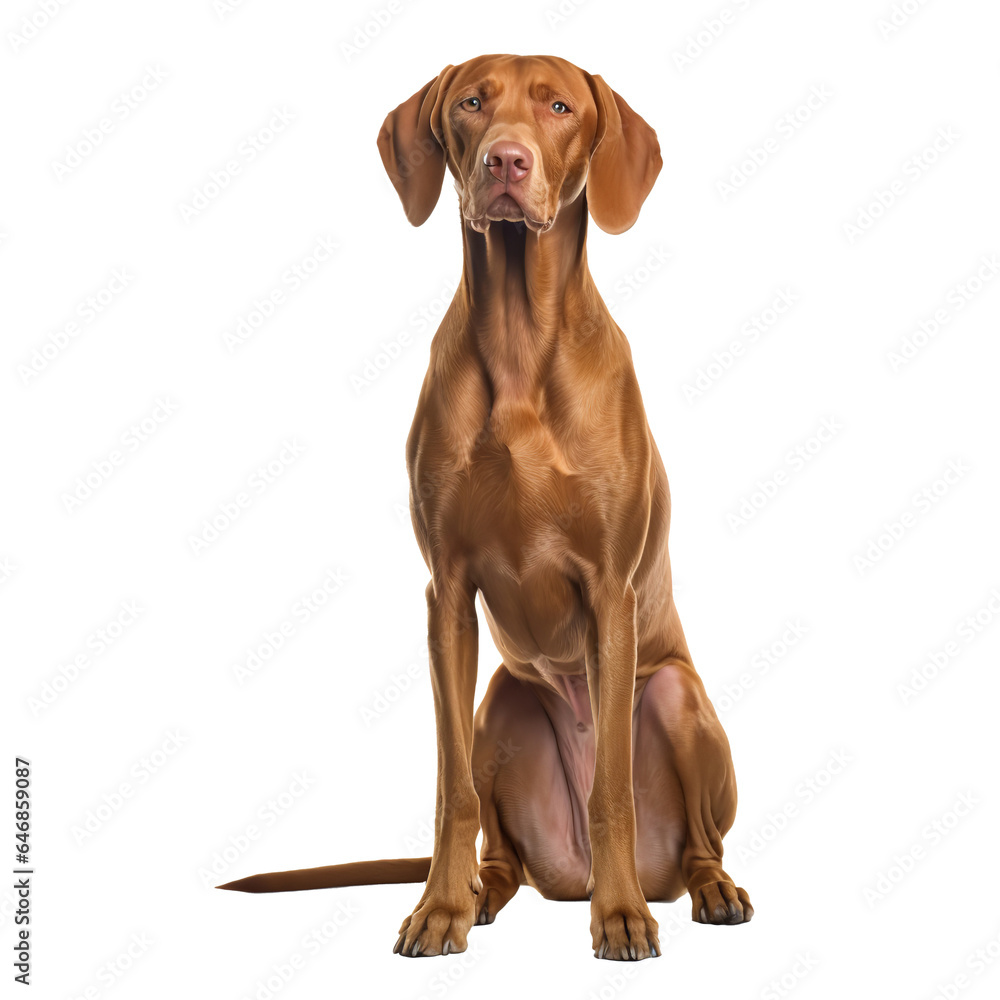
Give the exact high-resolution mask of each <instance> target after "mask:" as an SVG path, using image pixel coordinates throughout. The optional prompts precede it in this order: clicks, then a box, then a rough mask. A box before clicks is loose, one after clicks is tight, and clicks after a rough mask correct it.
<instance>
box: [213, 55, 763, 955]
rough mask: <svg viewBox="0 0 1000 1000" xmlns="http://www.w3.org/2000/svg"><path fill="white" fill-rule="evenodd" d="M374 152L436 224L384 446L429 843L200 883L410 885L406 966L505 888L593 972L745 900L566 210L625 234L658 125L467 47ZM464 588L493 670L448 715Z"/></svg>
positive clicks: (721, 747)
mask: <svg viewBox="0 0 1000 1000" xmlns="http://www.w3.org/2000/svg"><path fill="white" fill-rule="evenodd" d="M378 148H379V152H380V154H381V158H382V162H383V165H384V166H385V169H386V171H387V173H388V175H389V178H390V180H391V181H392V184H393V186H394V187H395V190H396V191H397V193H398V195H399V197H400V200H401V201H402V204H403V208H404V211H405V213H406V217H407V219H408V220H409V221H410V222H411V223H412V224H413V225H414V226H419V225H421V224H422V223H423V222H425V221H426V220H427V218H428V217H429V216H430V214H431V212H432V210H433V209H434V206H435V205H436V203H437V201H438V199H439V196H440V192H441V189H442V185H443V182H444V177H445V172H446V171H448V172H450V174H451V176H452V177H453V178H454V181H455V187H456V189H457V191H458V198H459V206H460V215H461V223H462V252H463V267H462V278H461V283H460V287H459V288H458V290H457V291H456V294H455V297H454V300H453V301H452V303H451V306H450V308H449V309H448V312H447V314H446V315H445V317H444V319H443V321H442V323H441V325H440V327H439V329H438V331H437V333H436V335H435V337H434V339H433V342H432V344H431V350H430V364H429V366H428V370H427V374H426V377H425V379H424V382H423V387H422V388H421V391H420V396H419V400H418V403H417V409H416V415H415V418H414V421H413V425H412V428H411V430H410V434H409V437H408V439H407V444H406V462H407V469H408V473H409V482H410V512H411V518H412V522H413V528H414V532H415V534H416V537H417V543H418V545H419V546H420V551H421V553H422V554H423V557H424V560H425V561H426V563H427V567H428V569H429V571H430V582H429V584H428V585H427V590H426V598H427V609H428V645H429V651H430V672H431V681H432V686H433V692H434V708H435V718H436V728H437V751H438V757H437V759H438V769H437V806H436V812H435V837H434V853H433V856H432V857H431V858H416V859H397V860H385V861H367V862H358V863H354V864H346V865H332V866H328V867H325V868H317V869H304V870H299V871H292V872H278V873H271V874H267V875H256V876H251V877H250V878H246V879H241V880H239V881H237V882H231V883H228V884H227V885H225V886H221V887H220V888H228V889H240V890H243V891H248V892H273V891H284V890H289V889H307V888H323V887H328V886H345V885H363V884H373V883H386V882H420V881H425V880H426V885H425V887H424V891H423V894H422V896H421V897H420V899H419V901H418V903H417V906H416V908H415V909H414V911H413V913H412V914H411V915H410V916H408V917H407V918H406V919H405V920H404V921H403V924H402V926H401V927H400V930H399V937H398V939H397V941H396V944H395V947H394V951H395V952H397V953H399V954H401V955H407V956H418V955H447V954H450V953H457V952H461V951H464V950H465V948H466V945H467V934H468V931H469V929H470V928H471V927H472V926H473V925H474V924H477V923H478V924H488V923H491V922H492V921H493V920H494V918H495V917H496V915H497V913H499V911H500V910H501V909H502V908H503V907H504V906H505V905H506V904H507V903H508V902H509V901H510V900H511V898H512V897H513V896H514V894H515V893H516V892H517V890H518V888H519V886H521V885H525V884H527V885H531V886H534V888H535V889H537V890H538V891H539V892H540V893H541V894H542V895H543V896H545V897H546V898H547V899H557V900H585V899H589V900H590V909H591V925H590V931H591V938H592V946H593V949H594V953H595V955H596V956H597V957H598V958H607V959H621V960H637V959H643V958H647V957H650V956H657V955H659V954H660V951H661V949H660V943H659V939H658V936H657V933H658V928H657V923H656V921H655V920H654V919H653V916H652V914H651V913H650V910H649V907H648V905H647V902H648V901H653V900H657V901H673V900H676V899H678V898H679V897H680V896H681V895H682V894H683V893H685V892H687V893H689V894H690V897H691V903H692V916H693V919H694V920H696V921H700V922H702V923H708V924H740V923H744V922H746V921H748V920H750V918H751V916H752V915H753V907H752V906H751V904H750V899H749V896H748V895H747V893H746V891H745V890H744V889H742V888H739V887H737V886H736V885H735V884H734V882H733V880H732V879H731V878H730V877H729V875H727V874H726V872H725V871H724V870H723V868H722V838H723V836H724V835H725V833H726V832H727V831H728V830H729V828H730V827H731V826H732V824H733V820H734V818H735V815H736V779H735V775H734V771H733V762H732V756H731V753H730V747H729V742H728V740H727V738H726V734H725V732H724V731H723V729H722V726H721V725H720V723H719V720H718V717H717V716H716V714H715V710H714V709H713V707H712V704H711V702H710V701H709V699H708V697H707V695H706V693H705V688H704V686H703V684H702V682H701V680H700V678H699V677H698V674H697V673H696V671H695V669H694V666H693V664H692V660H691V655H690V653H689V651H688V646H687V643H686V641H685V638H684V633H683V630H682V628H681V624H680V620H679V618H678V614H677V609H676V607H675V605H674V601H673V596H672V586H671V574H670V562H669V557H668V552H667V533H668V527H669V520H670V494H669V489H668V485H667V477H666V473H665V471H664V467H663V462H662V460H661V458H660V454H659V452H658V450H657V448H656V444H655V443H654V441H653V436H652V433H651V432H650V429H649V424H648V422H647V419H646V414H645V410H644V408H643V404H642V398H641V395H640V392H639V385H638V382H637V380H636V375H635V372H634V370H633V366H632V360H631V353H630V350H629V346H628V342H627V341H626V339H625V336H624V334H623V333H622V331H621V330H620V329H619V327H618V326H617V324H616V323H615V321H614V320H613V319H612V317H611V314H610V313H609V311H608V308H607V306H606V305H605V303H604V301H603V300H602V299H601V296H600V294H599V293H598V291H597V287H596V285H595V284H594V281H593V279H592V278H591V275H590V271H589V268H588V266H587V251H586V236H587V224H588V215H589V216H590V217H591V218H593V220H594V222H595V223H596V224H597V225H598V226H599V227H600V228H601V229H602V230H604V231H605V232H607V233H612V234H617V233H622V232H625V231H626V230H627V229H629V228H630V227H631V226H632V225H633V224H634V223H635V221H636V219H637V217H638V215H639V210H640V208H641V206H642V204H643V202H644V201H645V199H646V196H647V195H648V194H649V191H650V189H651V188H652V186H653V183H654V181H655V180H656V177H657V175H658V173H659V171H660V168H661V166H662V158H661V156H660V149H659V143H658V141H657V138H656V133H655V132H654V131H653V129H652V128H651V127H650V126H649V125H648V124H647V123H646V122H645V121H644V120H643V119H642V118H641V117H640V116H639V115H638V114H637V113H636V112H635V111H633V110H632V108H631V107H629V105H628V104H627V103H626V102H625V100H624V99H623V98H622V97H620V96H619V95H618V94H617V93H615V92H614V91H613V90H612V89H611V88H610V87H609V86H608V85H607V84H606V83H605V82H604V80H603V79H602V78H601V77H599V76H594V75H591V74H590V73H587V72H585V71H583V70H582V69H580V68H579V67H577V66H575V65H573V64H572V63H569V62H567V61H565V60H564V59H559V58H556V57H551V56H514V55H490V56H481V57H478V58H475V59H471V60H469V61H468V62H464V63H461V64H459V65H453V66H447V67H446V68H445V69H444V70H442V72H441V73H439V74H438V75H437V76H436V77H435V78H434V79H433V80H431V81H430V82H429V83H427V84H426V85H425V86H424V87H422V88H421V89H420V90H419V91H417V93H415V94H414V95H413V96H412V97H410V98H409V99H408V100H406V101H404V102H403V103H402V104H400V105H399V107H397V108H396V109H395V110H394V111H392V112H391V113H390V114H389V115H388V117H387V118H386V119H385V123H384V124H383V126H382V129H381V132H380V133H379V137H378ZM477 595H478V597H479V599H480V602H481V605H482V612H483V618H484V619H485V621H486V623H487V625H488V626H489V630H490V634H491V635H492V638H493V641H494V643H495V644H496V647H497V649H498V650H499V651H500V654H501V656H502V663H501V664H500V666H499V667H498V668H497V670H496V673H494V675H493V677H492V679H491V680H490V683H489V687H488V690H487V692H486V696H485V698H484V699H483V701H482V704H480V706H479V708H478V710H476V711H475V712H474V696H475V688H476V671H477V659H478V617H477V613H476V606H475V601H476V597H477ZM480 829H481V830H482V834H483V842H482V851H481V857H480V858H478V859H477V856H476V838H477V835H478V833H479V831H480Z"/></svg>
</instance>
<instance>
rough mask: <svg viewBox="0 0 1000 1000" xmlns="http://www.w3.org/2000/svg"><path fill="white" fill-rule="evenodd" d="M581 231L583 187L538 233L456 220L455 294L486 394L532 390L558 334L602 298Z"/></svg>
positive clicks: (584, 231) (598, 304) (537, 386)
mask: <svg viewBox="0 0 1000 1000" xmlns="http://www.w3.org/2000/svg"><path fill="white" fill-rule="evenodd" d="M586 237H587V206H586V199H585V196H584V195H583V194H581V195H580V197H578V198H577V199H576V200H575V201H574V202H572V203H571V204H569V205H566V206H565V207H563V208H562V209H561V210H560V212H559V214H558V215H557V217H556V221H555V222H554V223H553V225H552V227H551V228H550V229H549V230H548V231H547V232H544V233H535V232H532V231H531V230H530V229H527V228H526V227H525V226H524V224H523V223H512V222H503V223H501V222H494V223H492V224H491V225H490V228H489V230H488V231H487V232H486V233H478V232H476V231H475V230H474V229H472V227H471V226H469V225H468V224H467V223H464V222H463V237H462V242H463V251H464V266H463V268H462V281H461V287H460V290H459V300H460V301H461V302H462V303H463V305H464V308H465V310H466V311H467V315H466V317H465V320H466V322H465V327H466V330H467V332H468V336H469V337H470V338H471V339H472V340H473V344H472V347H473V349H474V350H475V351H476V352H477V354H478V355H479V357H480V358H481V359H482V362H483V366H484V370H485V372H486V374H487V376H488V378H489V379H490V382H491V385H492V388H493V391H494V394H496V395H504V396H507V397H522V398H523V397H528V398H529V399H530V398H531V397H533V396H534V395H536V394H537V393H538V392H539V391H540V390H541V388H542V386H543V384H544V382H545V379H546V375H547V371H548V368H549V364H550V363H551V360H552V358H553V355H554V352H555V347H556V341H557V338H558V337H559V336H560V334H561V333H562V332H563V331H566V330H567V329H569V330H571V331H578V328H579V326H580V324H581V323H583V322H586V321H587V318H588V317H590V321H591V322H592V321H593V313H594V310H595V309H597V308H601V307H602V306H603V304H602V303H601V301H600V297H599V295H598V292H597V289H596V287H595V285H594V282H593V279H592V278H591V276H590V270H589V268H588V267H587V250H586Z"/></svg>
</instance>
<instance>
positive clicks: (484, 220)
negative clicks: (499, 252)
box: [465, 191, 555, 233]
mask: <svg viewBox="0 0 1000 1000" xmlns="http://www.w3.org/2000/svg"><path fill="white" fill-rule="evenodd" d="M465 217H466V219H467V220H468V223H469V225H470V226H472V228H473V229H474V230H475V231H476V232H477V233H486V232H489V228H490V223H491V222H512V223H520V225H518V226H517V229H518V230H522V229H523V228H525V227H526V228H528V229H530V230H531V231H532V232H533V233H544V232H546V231H547V230H549V229H551V228H552V223H553V222H555V218H554V217H551V218H548V219H535V218H533V217H532V216H531V215H529V214H528V213H527V212H526V211H525V210H524V208H523V206H522V205H521V204H520V202H518V201H517V199H516V198H514V197H513V195H511V194H510V193H509V192H507V191H504V192H503V193H502V194H499V195H497V196H496V197H495V198H493V200H492V201H490V203H489V204H488V205H487V206H486V209H485V210H484V211H483V212H482V213H481V214H478V215H472V214H468V213H467V214H466V216H465Z"/></svg>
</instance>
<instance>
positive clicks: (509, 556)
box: [450, 418, 601, 662]
mask: <svg viewBox="0 0 1000 1000" xmlns="http://www.w3.org/2000/svg"><path fill="white" fill-rule="evenodd" d="M463 479H464V484H463V485H464V488H463V489H460V490H459V491H458V493H457V495H456V497H455V500H456V507H455V510H454V515H455V516H454V517H453V518H451V519H450V525H451V528H452V530H454V528H455V527H456V526H457V525H459V524H460V525H462V531H461V538H462V545H463V548H464V551H465V552H466V553H467V554H468V559H469V568H470V573H471V575H472V577H473V579H474V580H475V582H476V584H477V585H478V588H479V590H480V592H481V594H482V600H483V603H484V605H485V608H486V611H487V614H488V617H489V620H490V627H491V629H492V630H493V632H494V638H495V639H496V640H497V642H498V644H499V645H500V646H501V648H503V649H504V651H505V653H509V654H510V655H512V656H514V657H516V658H518V659H521V660H526V661H533V660H535V659H536V658H538V657H541V656H543V657H547V658H551V659H552V660H555V661H562V662H566V661H579V660H580V659H581V658H582V656H583V651H584V639H585V634H586V615H585V609H584V605H583V600H582V595H581V589H580V585H579V577H580V566H581V564H585V563H590V562H592V561H593V560H594V558H595V541H596V540H597V539H598V538H599V537H600V536H601V531H600V518H599V516H598V514H597V511H598V510H599V505H596V504H595V503H594V502H593V501H594V496H593V486H592V484H591V483H589V482H588V481H587V479H586V477H583V476H581V475H580V474H579V473H578V472H577V471H576V467H575V457H574V456H573V455H572V453H568V452H567V450H566V449H565V448H564V447H562V445H561V443H560V442H559V440H558V439H557V438H556V436H555V435H554V434H553V433H552V432H551V431H550V430H549V429H548V428H546V427H545V426H544V424H542V423H541V422H540V421H539V420H538V419H537V418H536V419H534V420H531V419H526V418H522V420H521V421H520V422H517V423H514V422H507V423H500V425H499V426H498V427H496V428H495V429H493V428H487V429H486V431H485V432H484V433H482V434H480V436H479V438H478V441H477V446H476V448H475V449H474V451H473V453H472V455H471V456H470V460H469V463H468V465H467V472H466V474H465V476H464V477H463Z"/></svg>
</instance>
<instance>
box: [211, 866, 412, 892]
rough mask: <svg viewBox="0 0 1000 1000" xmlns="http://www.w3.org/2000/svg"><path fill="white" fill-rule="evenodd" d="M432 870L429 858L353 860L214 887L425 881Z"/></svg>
mask: <svg viewBox="0 0 1000 1000" xmlns="http://www.w3.org/2000/svg"><path fill="white" fill-rule="evenodd" d="M430 870H431V859H430V858H392V859H388V860H383V861H353V862H351V863H350V864H346V865H325V866H324V867H322V868H297V869H295V870H294V871H289V872H265V873H264V874H262V875H248V876H247V877H246V878H239V879H237V880H236V881H235V882H226V884H225V885H217V886H216V887H215V888H216V889H236V890H238V891H239V892H295V891H297V890H299V889H335V888H341V887H343V886H349V885H398V884H400V883H403V882H426V881H427V873H428V872H429V871H430Z"/></svg>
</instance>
